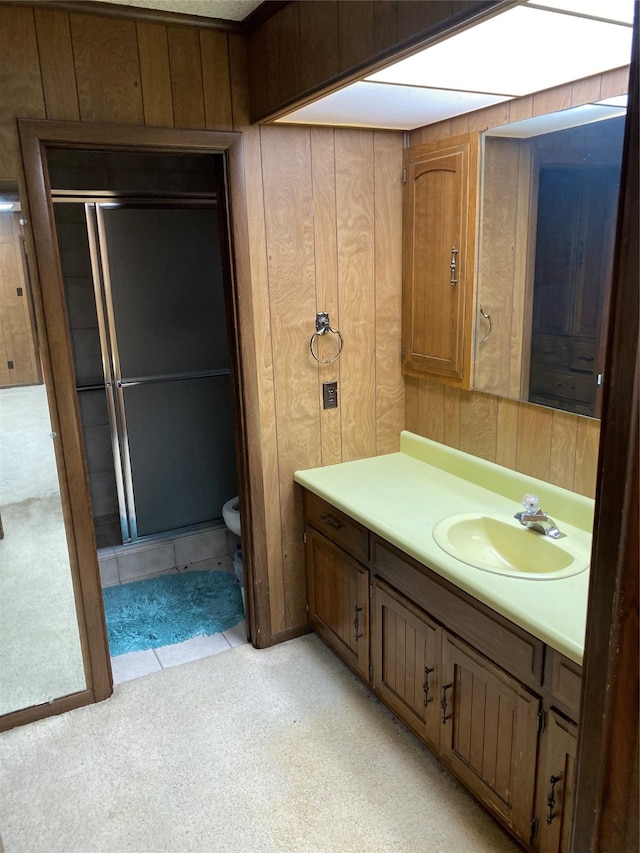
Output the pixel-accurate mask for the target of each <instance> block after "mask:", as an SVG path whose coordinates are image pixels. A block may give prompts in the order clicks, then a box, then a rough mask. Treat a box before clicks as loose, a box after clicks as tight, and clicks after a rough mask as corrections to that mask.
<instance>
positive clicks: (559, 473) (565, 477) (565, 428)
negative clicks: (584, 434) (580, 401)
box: [549, 410, 578, 489]
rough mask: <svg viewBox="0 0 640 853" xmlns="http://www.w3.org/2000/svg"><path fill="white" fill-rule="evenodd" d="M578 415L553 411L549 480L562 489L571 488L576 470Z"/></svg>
mask: <svg viewBox="0 0 640 853" xmlns="http://www.w3.org/2000/svg"><path fill="white" fill-rule="evenodd" d="M577 438H578V416H577V415H573V414H571V413H569V412H561V411H558V410H556V411H554V413H553V424H552V429H551V460H550V467H549V482H551V483H555V485H556V486H562V488H563V489H573V481H574V477H575V470H576V445H577Z"/></svg>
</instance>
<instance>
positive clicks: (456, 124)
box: [449, 113, 482, 136]
mask: <svg viewBox="0 0 640 853" xmlns="http://www.w3.org/2000/svg"><path fill="white" fill-rule="evenodd" d="M480 123H482V122H480ZM470 130H471V114H470V113H465V115H461V116H454V117H453V118H452V119H449V135H451V136H457V135H458V134H459V133H469V131H470Z"/></svg>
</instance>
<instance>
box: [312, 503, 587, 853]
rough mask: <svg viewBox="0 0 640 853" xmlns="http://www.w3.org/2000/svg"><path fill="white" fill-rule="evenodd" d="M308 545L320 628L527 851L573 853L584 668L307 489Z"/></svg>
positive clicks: (315, 622)
mask: <svg viewBox="0 0 640 853" xmlns="http://www.w3.org/2000/svg"><path fill="white" fill-rule="evenodd" d="M318 528H321V529H322V532H320V531H319V529H318ZM305 540H306V556H307V583H308V611H309V624H310V626H311V627H312V628H313V629H314V630H316V631H317V632H318V634H320V636H321V637H322V638H323V639H324V640H325V642H326V643H327V644H328V645H329V646H330V647H331V648H332V649H333V650H334V651H335V652H336V654H337V655H338V656H339V657H340V658H341V659H342V660H343V661H345V662H346V663H347V664H348V665H349V666H350V667H351V668H352V669H353V670H354V672H356V673H357V674H358V675H359V676H360V677H361V678H362V679H363V680H364V681H366V682H367V683H369V685H370V687H371V689H372V690H373V691H374V692H375V694H376V695H377V696H378V697H379V698H380V699H381V700H382V701H383V702H384V703H385V704H386V705H387V707H388V708H389V709H390V710H391V711H393V713H394V714H395V715H396V716H397V717H398V718H399V719H400V720H402V722H404V723H405V724H406V725H407V727H408V728H409V729H410V730H411V731H412V732H414V734H416V735H417V736H418V737H419V738H420V740H422V742H423V743H425V744H426V746H427V747H428V748H429V749H430V750H431V751H432V752H434V753H435V754H436V755H437V756H438V757H439V758H440V760H441V761H442V762H443V764H445V765H446V766H447V767H448V768H449V769H450V770H451V771H452V772H453V773H454V774H455V775H456V776H457V777H458V778H459V779H460V780H461V781H462V782H463V784H464V785H466V787H467V788H468V789H469V790H470V791H471V792H472V793H473V794H474V795H475V796H476V797H477V798H478V799H479V800H480V801H481V802H482V803H483V804H484V805H485V806H486V807H487V808H488V809H489V811H491V812H492V813H493V814H494V815H495V817H496V818H497V819H498V820H499V821H500V822H501V823H502V824H503V825H504V826H505V827H506V828H507V829H508V830H509V831H510V832H511V833H512V835H513V836H514V837H515V838H516V839H517V840H518V841H519V842H520V844H521V845H522V846H523V847H524V848H525V849H526V850H530V851H535V853H565V851H568V839H569V833H570V825H571V809H572V798H573V786H574V772H575V754H576V732H577V725H576V723H575V720H577V719H578V711H579V702H580V684H581V668H580V667H579V666H578V665H577V664H575V663H573V662H572V661H570V660H568V659H567V658H565V657H564V656H563V655H561V654H560V653H558V652H556V651H554V650H553V649H551V648H549V647H547V646H545V644H544V643H543V642H542V641H541V640H538V639H537V638H535V637H533V636H532V635H531V634H529V633H528V632H526V631H525V630H523V629H522V628H520V627H518V626H517V625H515V624H513V623H512V622H510V621H509V620H507V619H505V618H504V617H502V616H500V615H499V614H497V613H495V612H494V611H492V610H491V609H490V608H488V607H487V606H485V605H483V604H481V603H480V602H478V601H476V600H475V599H473V598H472V597H471V596H469V595H467V594H466V593H464V592H462V591H461V590H459V589H457V588H456V587H454V586H453V585H452V584H451V583H449V582H448V581H446V580H445V579H443V578H441V577H440V576H438V575H436V574H435V573H433V572H431V571H430V569H428V568H427V567H426V566H423V565H421V564H420V563H418V562H417V561H415V560H413V559H412V558H410V557H408V556H407V555H405V554H403V552H401V551H399V549H397V548H395V547H394V546H393V545H390V544H389V543H387V542H385V541H384V540H382V539H381V538H380V537H378V536H377V535H375V534H373V533H370V532H369V531H367V530H366V528H364V527H363V526H362V525H360V524H358V523H357V522H355V521H354V520H353V519H350V518H349V517H348V516H346V515H345V514H344V513H341V512H340V511H339V510H336V509H335V508H334V507H332V506H331V505H330V504H328V503H327V502H326V501H323V500H321V499H320V498H318V497H316V496H315V495H312V494H311V493H309V492H306V491H305ZM355 555H357V556H358V559H356V556H355Z"/></svg>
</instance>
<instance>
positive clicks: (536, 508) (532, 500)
mask: <svg viewBox="0 0 640 853" xmlns="http://www.w3.org/2000/svg"><path fill="white" fill-rule="evenodd" d="M520 503H521V504H522V506H523V507H524V508H525V509H526V510H527V512H530V513H531V514H532V515H535V514H536V513H537V512H540V498H539V497H538V496H537V495H525V496H524V497H523V498H522V500H521V501H520Z"/></svg>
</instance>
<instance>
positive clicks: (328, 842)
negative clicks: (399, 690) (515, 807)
mask: <svg viewBox="0 0 640 853" xmlns="http://www.w3.org/2000/svg"><path fill="white" fill-rule="evenodd" d="M0 768H1V770H0V775H1V777H2V784H0V834H1V835H2V840H3V842H4V847H5V851H6V853H518V851H519V850H520V848H519V847H518V845H517V844H515V842H513V841H511V840H510V839H509V838H508V837H507V835H506V834H505V833H504V832H503V831H502V829H501V828H500V827H499V826H498V824H497V823H495V822H494V821H493V820H492V818H491V817H490V816H489V814H488V813H487V812H485V810H484V809H483V808H482V806H480V805H479V804H478V803H476V802H475V801H474V800H473V798H472V797H471V795H470V794H468V793H467V792H466V791H465V790H464V789H463V788H462V786H461V785H459V784H458V782H457V781H456V780H455V779H454V777H453V776H452V775H451V774H450V773H448V772H447V771H446V770H445V769H444V767H443V766H442V765H441V764H439V763H438V761H437V760H436V759H435V758H433V756H431V755H430V753H429V752H428V751H427V749H426V747H424V746H423V745H422V744H421V743H420V741H419V740H418V739H417V738H416V737H414V735H412V734H411V733H410V732H409V731H408V729H406V728H404V726H402V725H401V724H400V723H398V722H397V721H396V720H395V719H394V718H393V717H392V716H391V714H390V713H389V712H388V711H387V710H386V708H384V707H383V706H382V704H381V703H380V702H379V701H378V699H376V698H375V696H373V694H372V693H370V692H369V690H368V689H367V687H365V685H364V684H362V683H361V682H360V681H359V679H358V678H357V677H356V676H355V675H353V674H352V673H351V671H350V670H348V669H347V667H346V666H344V665H343V664H341V663H340V661H339V660H338V659H337V658H336V657H335V655H333V654H332V653H331V652H329V651H328V650H327V649H326V648H325V647H324V646H323V644H322V643H321V642H320V640H319V639H318V637H317V636H306V637H301V638H299V639H296V640H290V641H289V642H287V643H281V644H280V645H278V646H273V647H271V648H268V649H260V650H257V649H254V648H252V647H251V645H249V643H243V644H242V645H240V646H236V647H235V648H232V649H229V650H228V651H226V652H223V653H222V654H218V655H211V656H210V657H207V658H201V659H200V660H197V661H193V662H192V663H186V664H184V665H183V666H175V667H170V668H169V669H164V670H161V671H160V672H154V673H152V674H151V675H146V676H145V677H144V678H138V679H136V680H134V681H127V682H124V683H123V684H118V685H117V686H116V688H115V692H114V694H113V696H112V697H111V698H110V699H107V700H106V701H105V702H98V703H97V704H96V705H89V706H87V707H86V708H79V709H78V710H76V711H69V712H68V713H66V714H62V715H61V716H59V717H49V718H48V719H45V720H40V721H39V722H37V723H32V724H31V725H28V726H23V727H22V728H17V729H12V730H11V731H9V732H4V733H3V734H1V735H0ZM520 853H522V851H521V850H520Z"/></svg>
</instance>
